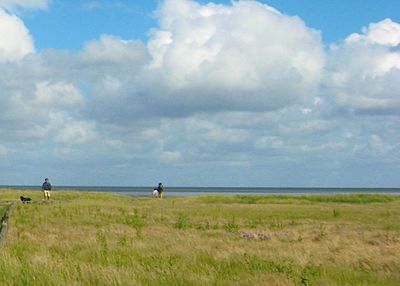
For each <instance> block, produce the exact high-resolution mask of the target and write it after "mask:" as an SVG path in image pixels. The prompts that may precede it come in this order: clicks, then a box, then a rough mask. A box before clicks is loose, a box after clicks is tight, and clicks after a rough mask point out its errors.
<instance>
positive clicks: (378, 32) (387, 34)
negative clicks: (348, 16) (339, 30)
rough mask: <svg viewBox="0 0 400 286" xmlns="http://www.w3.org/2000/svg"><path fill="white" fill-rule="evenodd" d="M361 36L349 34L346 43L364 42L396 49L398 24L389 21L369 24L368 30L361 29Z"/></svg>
mask: <svg viewBox="0 0 400 286" xmlns="http://www.w3.org/2000/svg"><path fill="white" fill-rule="evenodd" d="M362 31H363V34H357V33H354V34H351V35H350V36H349V37H347V39H346V42H347V43H354V42H361V41H365V42H368V43H371V44H378V45H384V46H391V47H396V46H398V45H400V24H399V23H396V22H393V21H392V20H391V19H385V20H383V21H381V22H378V23H371V24H369V25H368V28H366V27H364V28H363V29H362Z"/></svg>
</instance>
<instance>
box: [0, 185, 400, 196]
mask: <svg viewBox="0 0 400 286" xmlns="http://www.w3.org/2000/svg"><path fill="white" fill-rule="evenodd" d="M164 187H165V192H164V195H165V196H171V197H188V196H200V195H203V196H204V195H334V194H391V195H400V188H272V187H268V188H252V187H248V188H247V187H224V188H221V187H168V186H164ZM0 188H6V189H15V190H17V189H18V190H21V189H26V190H37V191H40V189H41V186H0ZM153 189H154V187H106V186H53V190H54V191H57V190H71V191H85V192H106V193H116V194H123V195H130V196H140V197H143V196H151V193H152V191H153Z"/></svg>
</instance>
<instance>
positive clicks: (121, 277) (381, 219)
mask: <svg viewBox="0 0 400 286" xmlns="http://www.w3.org/2000/svg"><path fill="white" fill-rule="evenodd" d="M21 194H22V193H21V192H18V191H0V200H1V199H4V200H12V199H13V198H18V197H19V196H20V195H21ZM25 195H29V196H30V197H32V198H33V200H34V202H33V203H32V204H25V205H23V204H18V205H17V207H16V209H15V210H14V212H13V215H12V217H11V219H10V228H9V233H8V236H7V242H6V245H5V246H4V247H3V248H2V249H0V285H399V284H400V257H399V255H398V253H400V227H399V221H400V220H399V219H400V201H399V200H398V198H397V197H390V196H389V197H387V196H382V197H380V196H363V195H362V196H359V195H356V196H339V197H336V196H333V197H325V196H323V198H322V197H321V198H320V197H312V196H304V197H290V196H285V197H280V196H266V197H263V196H261V197H259V196H254V197H252V196H239V197H236V196H233V197H226V196H223V197H197V198H174V199H168V198H166V199H163V200H159V199H151V198H133V197H126V196H119V195H110V194H96V193H79V192H54V193H53V199H52V200H51V201H50V202H42V201H41V194H40V193H39V192H28V193H26V191H25ZM1 209H2V208H1V207H0V212H1Z"/></svg>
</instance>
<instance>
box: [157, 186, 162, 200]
mask: <svg viewBox="0 0 400 286" xmlns="http://www.w3.org/2000/svg"><path fill="white" fill-rule="evenodd" d="M157 191H158V196H159V197H160V198H162V196H163V192H164V186H163V185H162V183H158V187H157Z"/></svg>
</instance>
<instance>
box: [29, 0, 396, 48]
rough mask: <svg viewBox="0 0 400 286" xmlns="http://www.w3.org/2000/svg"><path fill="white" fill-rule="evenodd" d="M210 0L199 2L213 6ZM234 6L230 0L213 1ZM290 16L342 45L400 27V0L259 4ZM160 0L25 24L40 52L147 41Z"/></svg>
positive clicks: (86, 5) (57, 8)
mask: <svg viewBox="0 0 400 286" xmlns="http://www.w3.org/2000/svg"><path fill="white" fill-rule="evenodd" d="M208 2H209V1H199V3H203V4H205V3H208ZM211 2H214V3H221V4H225V5H230V3H231V1H226V0H224V1H211ZM260 2H262V3H265V4H268V5H271V6H273V7H275V8H276V9H278V10H279V11H281V12H282V13H285V14H288V15H297V16H299V17H301V18H302V19H303V20H304V21H305V22H306V24H307V25H308V26H310V27H312V28H315V29H318V30H320V31H321V32H322V33H323V35H322V36H323V40H324V43H325V44H330V43H332V42H338V41H341V40H343V39H344V38H345V37H346V36H347V35H349V34H350V33H354V32H356V31H359V30H360V28H361V27H363V26H365V25H367V24H369V23H372V22H378V21H380V20H382V19H385V18H391V19H392V20H393V21H396V22H399V21H400V16H399V13H398V12H397V11H399V10H400V3H399V1H395V0H381V1H374V0H352V1H344V0H327V1H320V0H296V1H287V0H271V1H265V0H262V1H260ZM159 3H160V1H159V0H139V1H76V0H72V1H60V0H53V1H52V2H50V4H49V8H48V9H47V10H39V11H38V10H35V11H33V12H32V11H31V12H29V13H26V12H24V17H23V19H24V21H25V24H26V25H27V27H28V28H29V30H30V32H31V33H32V34H33V36H34V39H35V44H36V47H37V48H38V49H46V48H57V49H72V50H78V49H80V48H81V47H82V44H83V43H84V42H85V41H87V40H89V39H94V38H98V37H99V36H100V35H102V34H113V35H118V36H120V37H122V38H127V39H140V40H143V41H146V40H147V38H148V32H149V30H150V29H151V28H153V27H155V26H156V25H157V19H156V18H155V17H154V11H155V10H156V9H157V7H158V5H159Z"/></svg>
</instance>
